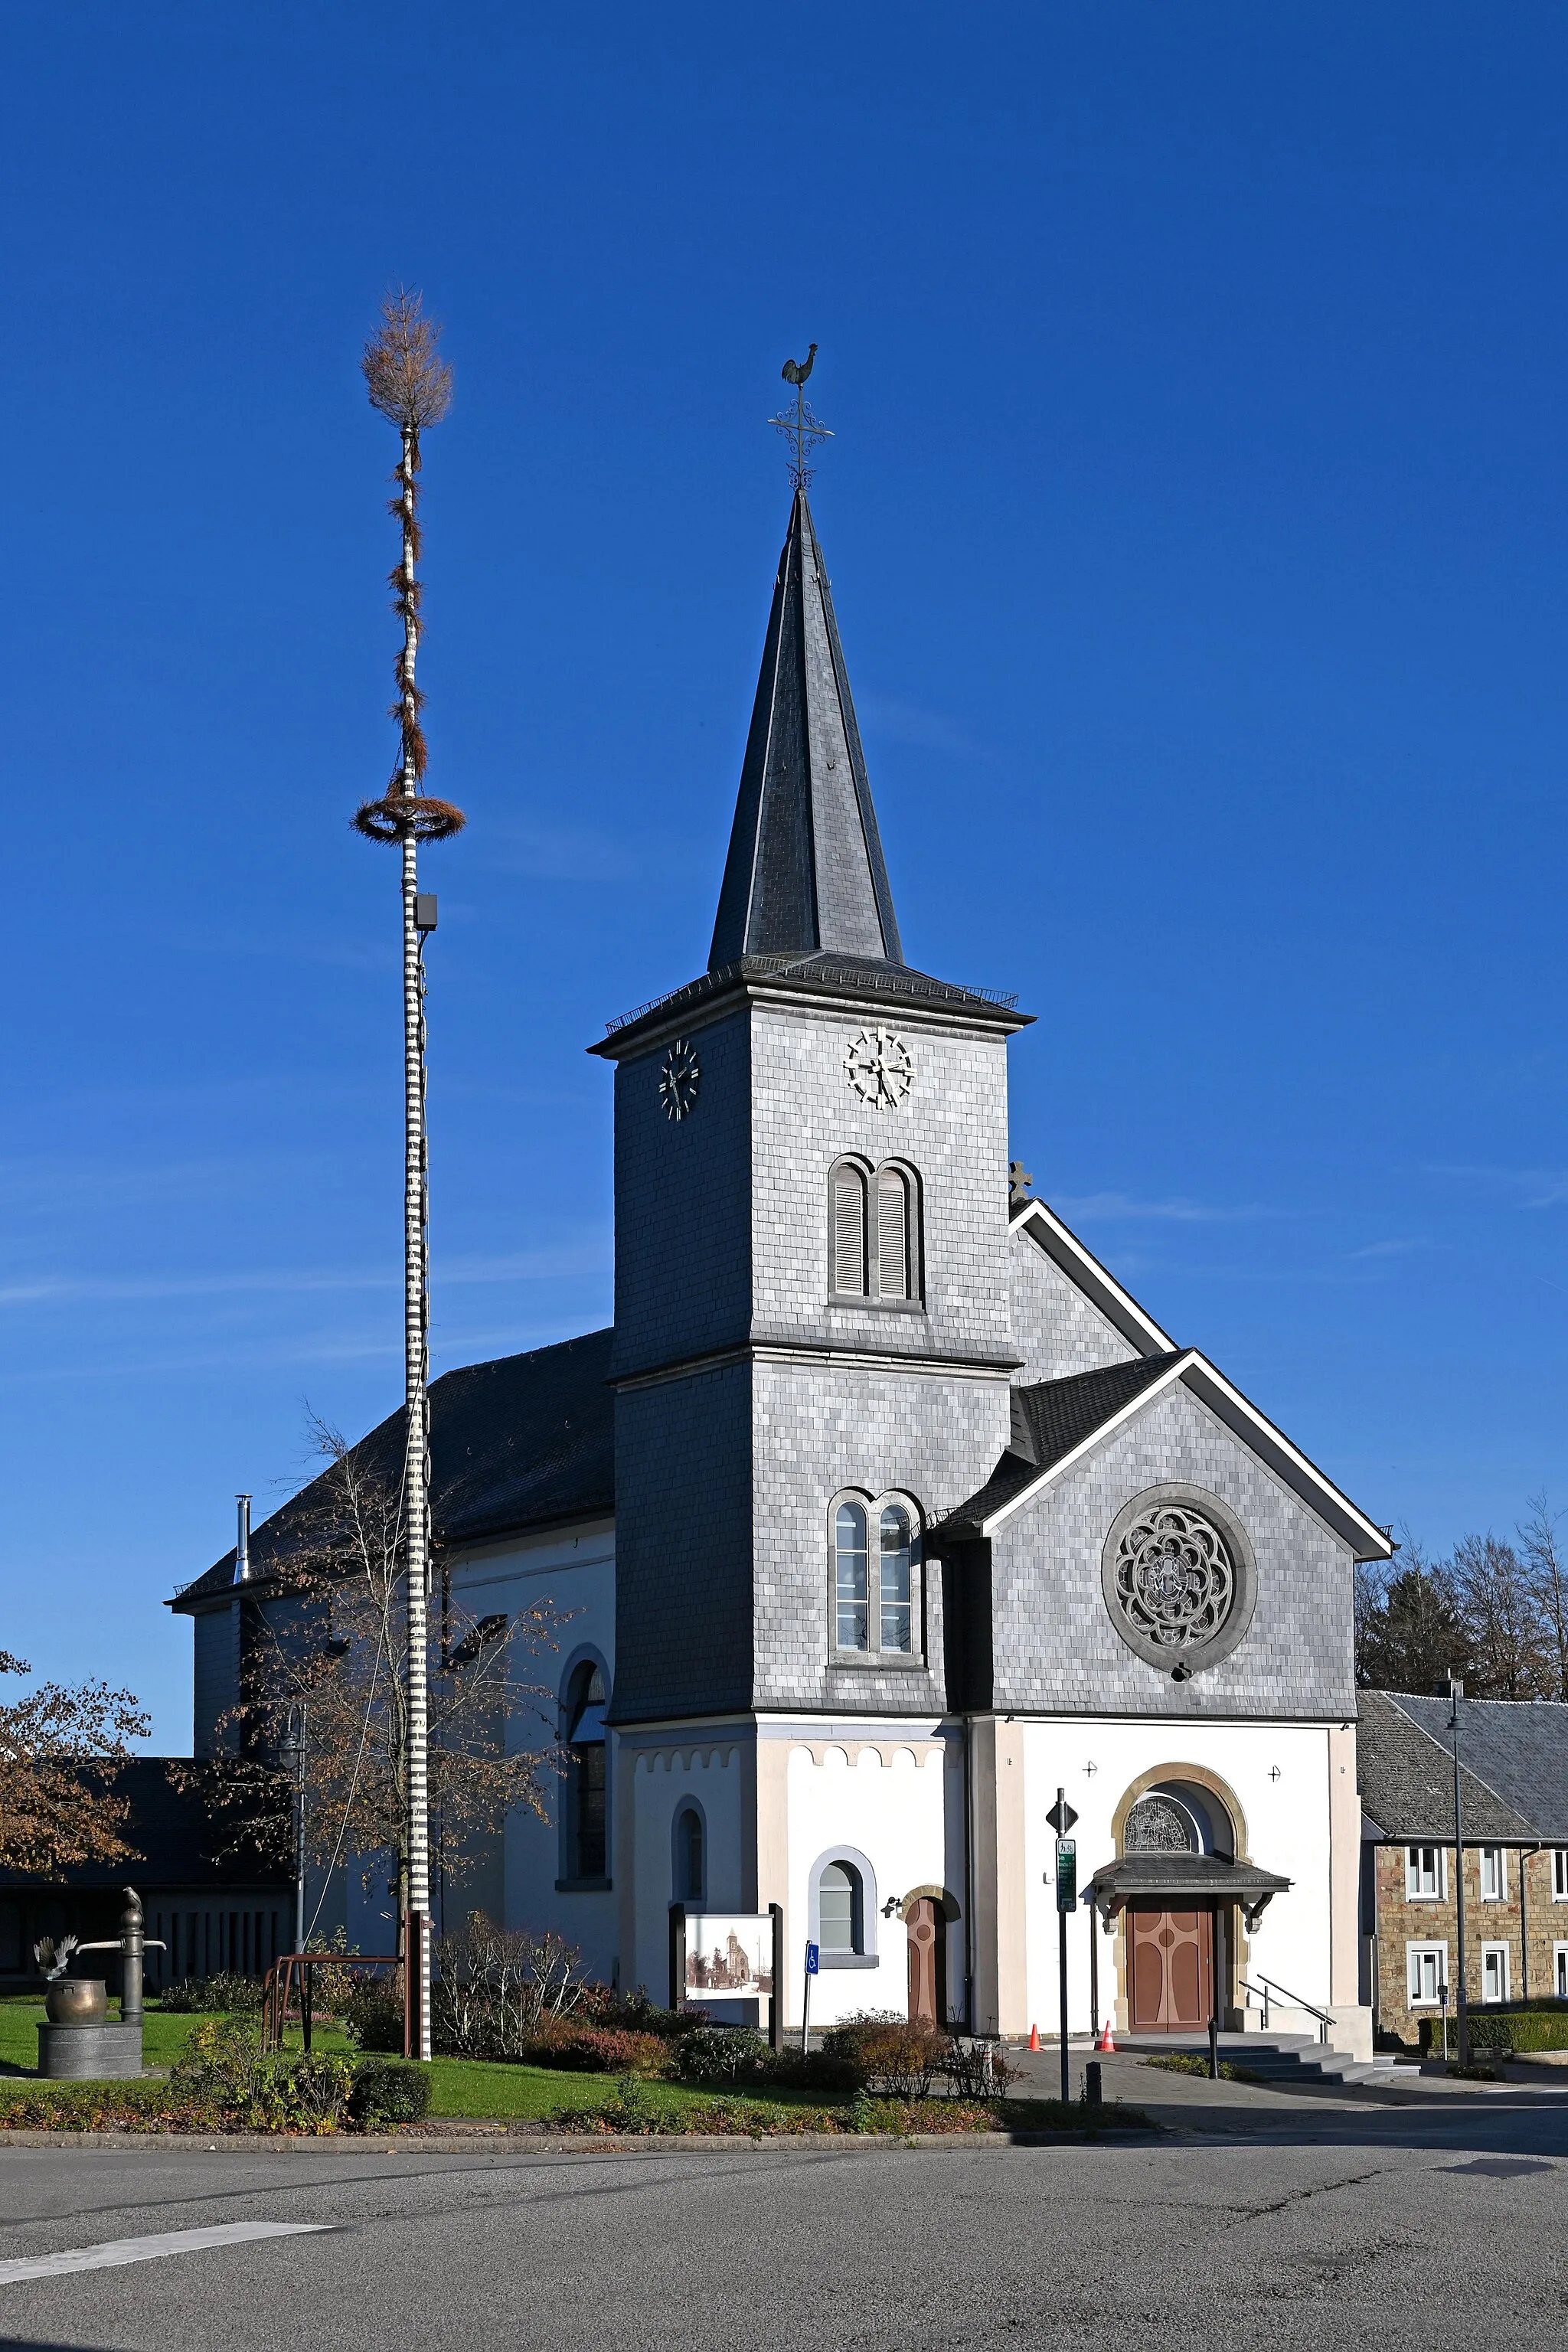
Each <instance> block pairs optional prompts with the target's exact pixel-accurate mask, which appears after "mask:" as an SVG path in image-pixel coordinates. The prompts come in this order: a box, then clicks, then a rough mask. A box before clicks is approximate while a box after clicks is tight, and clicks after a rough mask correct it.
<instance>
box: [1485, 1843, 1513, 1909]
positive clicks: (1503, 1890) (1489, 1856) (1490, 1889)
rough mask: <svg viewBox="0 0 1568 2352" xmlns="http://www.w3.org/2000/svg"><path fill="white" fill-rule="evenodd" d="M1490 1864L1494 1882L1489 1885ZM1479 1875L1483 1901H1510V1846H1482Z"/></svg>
mask: <svg viewBox="0 0 1568 2352" xmlns="http://www.w3.org/2000/svg"><path fill="white" fill-rule="evenodd" d="M1488 1865H1490V1868H1491V1873H1492V1884H1491V1885H1490V1886H1488V1885H1487V1869H1488ZM1478 1876H1479V1881H1480V1889H1481V1901H1482V1902H1483V1903H1506V1902H1507V1901H1508V1848H1507V1846H1506V1845H1484V1846H1482V1848H1481V1850H1480V1864H1479V1872H1478Z"/></svg>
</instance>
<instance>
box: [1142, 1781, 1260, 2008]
mask: <svg viewBox="0 0 1568 2352" xmlns="http://www.w3.org/2000/svg"><path fill="white" fill-rule="evenodd" d="M1128 1795H1129V1799H1130V1800H1131V1801H1130V1802H1125V1803H1124V1810H1123V1809H1122V1808H1119V1811H1121V1813H1122V1819H1121V1835H1120V1838H1119V1840H1118V1843H1119V1844H1120V1847H1121V1853H1122V1855H1123V1856H1148V1857H1151V1858H1152V1857H1160V1856H1169V1857H1171V1858H1172V1859H1173V1860H1175V1859H1177V1858H1179V1857H1181V1856H1183V1855H1189V1854H1190V1855H1194V1856H1196V1855H1204V1854H1207V1855H1215V1856H1218V1857H1220V1858H1221V1859H1223V1860H1225V1861H1227V1862H1228V1861H1234V1860H1235V1858H1236V1852H1237V1843H1238V1839H1237V1824H1236V1822H1235V1820H1234V1819H1233V1817H1232V1814H1231V1811H1230V1808H1229V1807H1228V1806H1227V1805H1226V1802H1225V1801H1224V1799H1223V1798H1222V1797H1221V1795H1220V1794H1219V1791H1218V1790H1216V1789H1215V1787H1214V1786H1213V1785H1212V1780H1211V1776H1209V1775H1207V1774H1205V1776H1204V1780H1201V1781H1200V1780H1195V1779H1193V1778H1190V1777H1188V1776H1187V1775H1186V1774H1184V1773H1183V1772H1182V1771H1181V1770H1180V1769H1179V1768H1178V1769H1173V1770H1172V1771H1171V1772H1170V1773H1169V1774H1162V1775H1159V1776H1154V1775H1150V1776H1149V1777H1148V1779H1147V1780H1145V1781H1144V1782H1143V1784H1142V1786H1141V1787H1138V1786H1135V1787H1134V1789H1133V1790H1129V1792H1128ZM1125 1934H1126V1946H1125V1952H1124V1964H1125V1983H1126V1994H1127V2024H1128V2026H1129V2028H1130V2029H1131V2032H1135V2033H1191V2032H1199V2031H1201V2030H1202V2029H1203V2028H1204V2027H1205V2026H1206V2025H1207V2023H1208V2021H1209V2019H1210V2017H1211V2016H1212V2015H1213V2014H1214V2011H1215V1941H1216V1938H1215V1913H1214V1910H1213V1908H1212V1906H1208V1905H1204V1904H1196V1903H1194V1904H1193V1905H1191V1906H1187V1905H1184V1904H1183V1903H1182V1902H1181V1901H1180V1899H1179V1898H1176V1899H1172V1898H1170V1897H1167V1898H1165V1899H1163V1900H1162V1899H1160V1898H1159V1897H1154V1898H1152V1899H1150V1900H1147V1901H1144V1902H1142V1903H1139V1902H1131V1903H1129V1904H1128V1906H1127V1907H1126V1912H1125ZM1234 1945H1235V1937H1234V1935H1226V1937H1224V1938H1223V1939H1222V1943H1221V1948H1222V1949H1223V1950H1225V1951H1226V1953H1227V1955H1228V1952H1229V1950H1231V1949H1233V1948H1234ZM1225 1973H1226V1977H1227V1978H1228V1976H1229V1974H1230V1968H1229V1966H1228V1962H1227V1965H1226V1970H1225ZM1218 1991H1219V2007H1220V2008H1221V2009H1222V2010H1223V2009H1224V2008H1226V2006H1228V1992H1229V1988H1228V1984H1226V1985H1222V1986H1220V1987H1219V1988H1218Z"/></svg>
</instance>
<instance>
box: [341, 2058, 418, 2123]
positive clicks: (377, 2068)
mask: <svg viewBox="0 0 1568 2352" xmlns="http://www.w3.org/2000/svg"><path fill="white" fill-rule="evenodd" d="M348 2105H349V2115H350V2117H351V2118H352V2120H353V2122H354V2123H356V2124H357V2125H358V2126H359V2128H360V2129H361V2131H385V2130H387V2129H390V2128H393V2127H395V2126H396V2125H398V2124H416V2123H420V2122H422V2121H423V2120H424V2118H425V2117H426V2116H427V2115H428V2114H429V2112H430V2069H429V2068H428V2066H419V2065H416V2063H414V2061H413V2060H412V2059H409V2058H362V2059H361V2060H360V2062H359V2064H358V2065H357V2066H356V2067H355V2068H354V2071H353V2089H352V2090H351V2091H350V2093H349V2103H348Z"/></svg>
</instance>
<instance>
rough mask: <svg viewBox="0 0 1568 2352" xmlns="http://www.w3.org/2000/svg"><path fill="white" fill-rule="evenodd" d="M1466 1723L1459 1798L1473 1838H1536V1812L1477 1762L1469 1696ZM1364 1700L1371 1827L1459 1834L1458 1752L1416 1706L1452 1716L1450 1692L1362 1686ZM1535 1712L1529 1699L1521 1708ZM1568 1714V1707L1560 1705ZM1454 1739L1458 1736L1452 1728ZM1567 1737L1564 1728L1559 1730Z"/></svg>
mask: <svg viewBox="0 0 1568 2352" xmlns="http://www.w3.org/2000/svg"><path fill="white" fill-rule="evenodd" d="M1463 1704H1464V1707H1465V1716H1464V1717H1461V1718H1460V1726H1459V1759H1460V1763H1459V1780H1460V1787H1459V1798H1460V1802H1461V1804H1462V1806H1463V1808H1464V1815H1465V1839H1466V1843H1468V1842H1469V1840H1470V1839H1471V1838H1498V1839H1500V1840H1502V1841H1503V1842H1505V1843H1513V1842H1515V1841H1517V1840H1520V1839H1523V1840H1525V1841H1526V1842H1530V1843H1533V1840H1534V1838H1535V1837H1536V1836H1537V1835H1538V1834H1539V1832H1536V1831H1534V1830H1532V1828H1531V1820H1530V1816H1529V1814H1528V1813H1526V1812H1523V1811H1516V1809H1515V1808H1514V1807H1513V1806H1512V1805H1510V1803H1509V1802H1508V1801H1507V1800H1506V1798H1504V1797H1502V1796H1500V1794H1499V1792H1498V1790H1496V1789H1495V1788H1492V1787H1489V1785H1488V1783H1487V1781H1486V1780H1484V1779H1481V1778H1479V1777H1478V1775H1477V1774H1476V1772H1474V1771H1473V1770H1471V1769H1468V1766H1467V1765H1466V1763H1465V1757H1466V1754H1467V1751H1468V1747H1469V1740H1468V1732H1467V1725H1466V1720H1465V1717H1468V1715H1469V1714H1470V1713H1471V1712H1472V1706H1471V1702H1469V1701H1468V1700H1466V1701H1465V1702H1464V1703H1463ZM1356 1705H1357V1708H1358V1710H1359V1713H1360V1717H1361V1722H1360V1727H1359V1729H1358V1732H1357V1735H1356V1780H1357V1785H1358V1786H1359V1788H1360V1790H1361V1801H1362V1813H1363V1821H1364V1822H1365V1825H1366V1827H1367V1828H1368V1829H1369V1830H1373V1831H1378V1832H1382V1834H1383V1835H1384V1837H1388V1838H1394V1839H1404V1838H1452V1836H1453V1834H1454V1759H1453V1751H1452V1749H1451V1748H1449V1747H1448V1745H1447V1741H1446V1740H1444V1739H1442V1738H1439V1737H1438V1736H1437V1731H1436V1724H1435V1723H1434V1724H1431V1725H1429V1724H1426V1723H1422V1722H1420V1721H1418V1720H1417V1717H1416V1713H1415V1710H1416V1709H1420V1710H1423V1711H1425V1710H1426V1709H1434V1710H1436V1715H1437V1716H1438V1717H1441V1718H1442V1720H1444V1721H1447V1715H1448V1702H1447V1699H1413V1698H1410V1697H1408V1696H1405V1694H1404V1693H1403V1692H1397V1691H1375V1690H1365V1691H1359V1692H1358V1693H1357V1695H1356ZM1520 1711H1521V1712H1523V1713H1526V1714H1528V1713H1529V1712H1530V1709H1529V1707H1528V1706H1526V1707H1525V1708H1523V1709H1522V1710H1520ZM1553 1711H1554V1712H1555V1713H1556V1714H1558V1715H1560V1716H1568V1708H1564V1707H1558V1708H1556V1709H1554V1710H1553ZM1449 1736H1450V1738H1451V1737H1452V1735H1451V1734H1450V1735H1449ZM1559 1736H1560V1737H1561V1733H1560V1735H1559Z"/></svg>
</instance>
